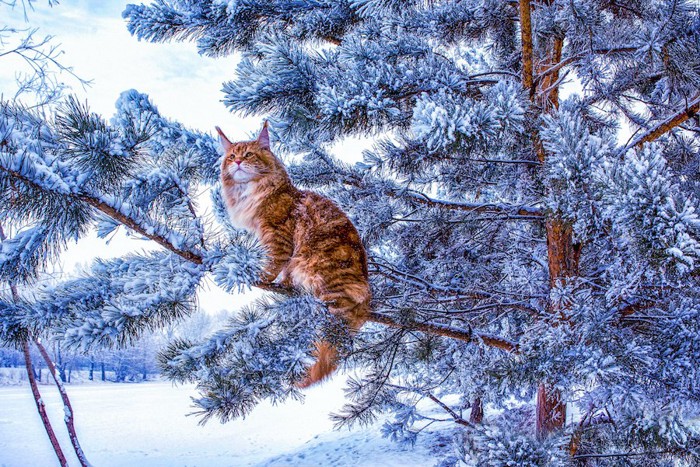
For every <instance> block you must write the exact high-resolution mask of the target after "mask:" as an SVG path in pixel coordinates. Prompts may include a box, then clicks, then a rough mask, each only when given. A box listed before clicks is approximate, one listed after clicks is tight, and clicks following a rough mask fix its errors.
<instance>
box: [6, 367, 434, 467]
mask: <svg viewBox="0 0 700 467" xmlns="http://www.w3.org/2000/svg"><path fill="white" fill-rule="evenodd" d="M342 379H343V378H341V377H337V378H335V379H334V380H331V381H328V382H326V383H325V384H323V385H321V386H317V387H313V388H310V389H308V390H307V392H306V394H307V396H306V400H305V401H304V402H303V403H299V402H288V403H285V404H281V405H278V406H272V405H271V404H261V405H260V406H258V407H257V408H256V409H255V410H254V411H253V413H252V414H250V415H249V416H248V417H247V418H246V419H245V420H236V421H233V422H230V423H227V424H224V425H222V424H220V423H219V422H218V421H216V420H212V421H210V422H209V423H208V424H207V425H205V426H203V427H202V426H199V425H198V424H197V422H198V420H199V419H198V418H197V417H196V416H189V417H188V416H186V414H187V413H189V412H190V411H191V408H190V405H191V404H190V397H191V396H193V395H195V390H194V387H193V386H177V387H176V386H173V385H172V384H170V383H168V382H149V383H141V384H111V383H103V384H99V383H95V384H85V385H77V386H69V387H68V391H69V394H70V397H71V401H72V403H73V407H74V411H75V417H76V427H77V430H78V435H79V437H80V440H81V443H82V445H83V448H84V450H85V452H86V454H87V456H88V460H89V461H90V462H91V463H92V464H93V465H94V466H96V467H99V466H130V467H132V466H138V467H141V466H144V467H150V466H163V467H165V466H168V467H173V466H206V467H210V466H314V467H315V466H372V467H374V466H402V467H408V466H432V465H434V464H435V463H436V461H437V459H436V458H435V457H434V455H433V454H431V451H432V448H431V446H430V445H431V444H434V443H436V442H437V441H436V438H435V437H434V436H427V437H424V438H421V437H419V441H418V442H417V443H416V445H415V446H413V447H411V446H403V445H398V444H396V443H393V442H391V441H389V440H387V439H384V438H382V437H381V435H380V427H381V422H379V423H377V424H376V425H374V426H371V427H365V428H361V427H356V428H354V429H353V430H347V429H343V430H340V431H334V430H333V429H332V428H333V424H332V422H331V421H330V420H329V418H328V414H329V413H331V412H333V411H337V410H338V409H339V408H340V407H341V406H342V404H343V392H342V387H343V381H342ZM41 390H42V395H43V399H44V401H45V403H46V405H47V408H48V411H49V413H50V416H51V419H52V422H53V426H54V429H55V431H56V432H57V433H58V434H59V435H60V436H61V442H62V445H63V447H64V452H65V453H66V455H69V454H72V452H71V451H72V449H71V447H70V443H69V441H68V437H67V436H66V435H65V431H66V430H65V425H64V424H63V421H62V405H61V402H60V399H59V397H58V394H57V393H56V391H55V390H54V388H52V387H49V386H41ZM69 459H70V460H69V462H70V465H79V464H78V462H77V459H76V458H75V457H74V456H72V457H70V458H69ZM54 465H58V462H57V460H56V457H55V455H54V454H53V451H52V450H51V446H50V444H49V441H48V439H47V437H46V434H45V432H44V429H43V426H42V424H41V421H40V419H39V416H38V414H37V411H36V408H35V405H34V401H33V398H32V395H31V391H30V389H29V387H28V386H9V387H0V466H2V467H25V466H31V467H42V466H54Z"/></svg>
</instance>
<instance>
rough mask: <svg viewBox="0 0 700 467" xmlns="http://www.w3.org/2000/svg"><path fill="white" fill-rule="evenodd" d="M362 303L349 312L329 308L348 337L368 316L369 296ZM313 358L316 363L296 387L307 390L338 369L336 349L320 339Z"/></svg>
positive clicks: (354, 332)
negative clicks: (341, 324)
mask: <svg viewBox="0 0 700 467" xmlns="http://www.w3.org/2000/svg"><path fill="white" fill-rule="evenodd" d="M363 298H364V300H363V302H362V303H359V304H356V305H355V306H353V307H351V308H350V309H349V310H348V309H346V310H342V311H341V310H338V309H335V310H334V309H332V308H330V311H331V313H333V314H336V315H337V316H340V317H341V318H342V320H343V321H345V324H346V325H347V329H348V331H349V332H350V335H351V336H352V335H355V334H357V332H358V331H359V330H360V328H361V327H362V325H363V324H365V322H366V321H367V317H368V316H369V296H368V295H367V296H366V297H363ZM314 345H315V347H316V348H315V349H314V357H315V358H316V362H314V364H313V365H311V366H310V367H309V368H308V369H307V370H306V375H305V376H304V379H302V380H301V381H299V382H298V383H297V387H300V388H307V387H309V386H312V385H314V384H316V383H319V382H321V381H323V380H324V379H326V378H328V377H329V376H330V375H331V374H332V373H333V372H334V371H335V370H336V368H338V363H339V361H340V356H339V352H338V348H337V347H336V346H335V345H334V344H332V343H331V342H329V341H327V340H325V339H320V340H318V341H316V342H315V343H314Z"/></svg>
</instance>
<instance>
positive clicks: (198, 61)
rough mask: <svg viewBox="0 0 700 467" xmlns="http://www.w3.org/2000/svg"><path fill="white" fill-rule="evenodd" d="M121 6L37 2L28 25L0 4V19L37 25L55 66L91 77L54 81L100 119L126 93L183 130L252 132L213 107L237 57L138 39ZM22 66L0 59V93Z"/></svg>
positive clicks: (249, 122)
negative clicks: (49, 42) (85, 84)
mask: <svg viewBox="0 0 700 467" xmlns="http://www.w3.org/2000/svg"><path fill="white" fill-rule="evenodd" d="M129 3H134V2H133V1H131V2H129V1H125V0H107V1H87V0H61V2H60V3H59V4H58V5H56V6H54V7H53V8H51V7H49V5H48V1H47V0H39V1H37V2H36V3H35V6H34V11H29V12H28V17H29V22H28V23H25V22H24V19H23V14H22V10H21V7H16V8H15V9H14V11H12V10H10V9H9V7H7V6H6V5H2V4H0V17H2V18H3V22H6V21H7V22H8V23H9V24H10V25H11V26H12V27H15V28H28V27H31V28H35V27H37V28H39V32H38V35H40V36H42V37H43V36H45V35H51V36H54V42H55V43H58V44H61V49H62V50H63V51H64V54H63V55H62V56H61V62H62V63H63V64H64V65H67V66H71V67H73V69H74V71H75V72H76V74H78V75H79V76H80V77H81V78H83V79H88V80H92V86H91V87H89V88H88V89H85V90H83V89H82V88H81V87H80V85H79V84H78V83H77V82H76V81H75V80H73V79H71V78H70V76H66V75H62V78H64V79H65V81H66V83H67V84H69V85H71V86H72V91H73V92H74V93H76V94H78V95H79V96H81V97H84V98H86V99H87V100H88V102H89V103H90V107H91V109H92V110H93V111H95V112H98V113H100V114H103V115H104V116H106V117H109V116H110V115H111V114H112V113H113V111H114V102H115V101H116V99H117V97H119V93H120V92H122V91H124V90H127V89H131V88H134V89H137V90H138V91H140V92H145V93H147V94H149V95H150V96H151V99H152V100H153V102H154V103H155V104H156V106H157V107H158V108H159V110H160V111H161V113H162V114H163V115H165V116H167V117H169V118H172V119H175V120H177V121H180V122H182V123H184V124H185V125H187V126H188V127H190V128H196V129H199V130H202V131H208V132H211V133H212V134H213V131H214V126H215V125H219V126H221V127H222V128H224V129H227V133H228V134H230V135H231V137H238V138H241V139H243V138H244V137H246V136H248V133H250V132H252V131H254V130H256V129H257V128H258V127H259V124H260V119H241V118H237V117H236V116H234V115H232V114H231V113H229V112H228V110H226V109H225V107H224V106H223V104H222V103H221V102H220V100H221V98H222V97H223V94H222V93H221V87H222V83H223V82H224V81H227V80H229V79H231V78H232V77H233V74H234V70H235V67H236V63H237V57H235V56H231V57H227V58H220V59H216V60H215V59H211V58H208V57H203V56H200V55H199V54H197V51H196V47H195V46H194V44H191V43H169V44H152V43H148V42H139V41H138V40H137V39H136V38H134V37H132V36H131V35H130V34H129V32H128V31H127V29H126V24H125V21H124V20H123V19H122V16H121V14H122V11H123V10H124V8H125V7H126V5H127V4H129ZM139 3H140V2H139ZM0 48H4V47H0ZM22 67H23V65H22V64H21V62H19V61H17V60H14V61H13V59H12V58H11V57H3V58H0V92H3V93H4V94H5V95H8V94H10V93H11V91H12V89H13V85H14V84H13V82H14V77H15V73H16V71H17V69H21V68H22Z"/></svg>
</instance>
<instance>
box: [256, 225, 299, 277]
mask: <svg viewBox="0 0 700 467" xmlns="http://www.w3.org/2000/svg"><path fill="white" fill-rule="evenodd" d="M265 240H266V241H265ZM263 244H264V245H265V247H266V249H267V262H266V264H265V268H264V271H263V274H262V277H261V280H262V281H264V282H270V283H271V282H276V283H278V284H280V285H284V286H291V285H292V284H291V280H290V278H289V274H287V267H288V265H289V260H290V258H291V256H292V252H293V250H294V245H293V243H292V242H291V241H289V240H288V239H286V238H280V237H277V236H276V237H273V238H270V237H268V238H263Z"/></svg>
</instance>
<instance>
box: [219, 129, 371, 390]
mask: <svg viewBox="0 0 700 467" xmlns="http://www.w3.org/2000/svg"><path fill="white" fill-rule="evenodd" d="M217 131H218V132H219V138H220V142H221V145H222V147H223V150H224V157H223V161H222V163H221V183H222V186H223V195H224V200H225V202H226V207H227V209H228V214H229V217H230V218H231V221H232V223H233V224H234V225H235V226H237V227H240V228H245V229H247V230H249V231H250V232H252V233H253V234H254V235H255V236H256V237H257V238H258V239H259V240H260V242H261V243H262V244H263V245H264V246H265V248H266V249H267V252H268V257H269V259H268V263H267V265H266V267H265V274H264V277H263V278H262V279H263V280H265V281H274V280H277V281H278V282H281V283H282V284H286V285H293V286H296V287H301V288H304V289H307V290H309V291H310V292H311V293H312V294H313V295H314V296H315V297H316V298H318V299H319V300H321V301H323V302H324V303H326V304H327V306H328V310H329V311H330V312H331V313H332V314H333V315H335V316H336V317H338V318H340V319H341V320H342V322H343V323H344V324H345V325H346V326H347V328H348V330H349V331H350V333H351V334H353V333H355V332H357V331H358V330H359V329H360V327H361V326H362V325H363V324H364V323H365V321H366V320H367V317H368V314H369V302H370V299H371V293H370V287H369V282H368V273H367V255H366V253H365V249H364V246H363V245H362V241H361V240H360V235H359V234H358V233H357V230H356V229H355V226H353V224H352V222H351V221H350V219H348V217H347V216H346V215H345V214H344V213H343V212H342V211H341V210H340V208H339V207H338V206H337V205H336V204H335V203H334V202H333V201H331V200H330V199H328V198H326V197H324V196H321V195H319V194H317V193H313V192H310V191H303V190H299V189H298V188H296V187H295V186H294V185H293V184H292V182H291V180H290V178H289V175H288V174H287V171H286V169H285V167H284V165H283V164H282V162H281V161H280V160H279V159H278V158H277V157H276V156H275V155H274V154H273V153H272V151H271V150H270V140H269V133H268V130H267V122H266V123H265V125H264V127H263V130H262V131H261V133H260V135H259V137H258V139H257V140H255V141H246V142H237V143H232V142H230V141H229V139H228V138H227V137H226V135H225V134H224V133H223V132H222V131H221V129H220V128H218V127H217ZM315 347H316V348H315V350H314V355H315V357H316V362H315V363H314V364H313V365H312V366H311V367H310V368H309V369H308V371H307V374H306V376H305V378H304V379H303V380H302V381H300V382H299V383H298V385H299V386H300V387H307V386H310V385H312V384H315V383H317V382H319V381H321V380H322V379H324V378H326V377H327V376H328V375H330V374H331V373H332V372H333V371H335V369H336V367H337V366H338V349H337V348H335V347H334V345H333V344H332V343H330V342H328V341H319V342H316V344H315Z"/></svg>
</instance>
